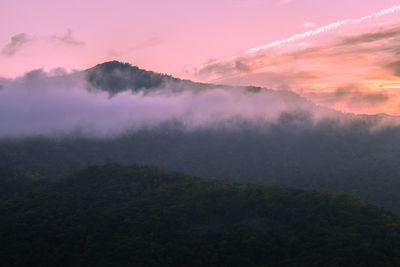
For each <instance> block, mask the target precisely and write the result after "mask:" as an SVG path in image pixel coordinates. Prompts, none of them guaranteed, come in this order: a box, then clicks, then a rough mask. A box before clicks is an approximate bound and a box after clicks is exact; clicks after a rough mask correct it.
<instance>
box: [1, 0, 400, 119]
mask: <svg viewBox="0 0 400 267" xmlns="http://www.w3.org/2000/svg"><path fill="white" fill-rule="evenodd" d="M0 32H1V34H0V77H9V78H15V77H17V76H20V75H23V74H24V73H26V72H28V71H31V70H33V69H44V70H46V71H49V70H51V69H54V68H58V67H62V68H65V69H67V70H74V69H86V68H89V67H92V66H93V65H95V64H99V63H102V62H104V61H109V60H119V61H123V62H129V63H131V64H133V65H137V66H139V67H141V68H144V69H149V70H153V71H157V72H161V73H168V74H171V75H174V76H177V77H182V78H189V79H193V80H195V81H202V82H215V83H228V84H241V85H259V86H265V87H268V88H271V89H277V90H280V89H284V90H293V91H295V92H297V93H299V94H301V95H303V96H305V97H306V98H308V99H310V100H312V101H314V102H316V103H317V104H320V105H323V106H327V107H332V108H335V109H339V110H342V111H346V112H355V113H369V114H372V113H388V114H394V115H400V92H399V91H400V90H399V89H400V78H399V77H400V58H399V55H400V39H399V36H400V1H393V0H379V1H377V0H363V1H361V0H353V1H348V0H346V1H344V0H335V1H331V0H219V1H210V0H202V1H191V0H169V1H160V0H148V1H136V0H114V1H100V0H96V1H94V0H80V1H77V0H68V1H64V0H58V1H54V0H51V1H50V0H36V1H31V0H1V1H0Z"/></svg>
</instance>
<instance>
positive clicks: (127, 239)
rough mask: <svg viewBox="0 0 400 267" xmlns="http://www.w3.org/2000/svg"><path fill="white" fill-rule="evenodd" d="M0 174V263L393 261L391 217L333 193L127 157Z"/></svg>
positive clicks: (397, 244)
mask: <svg viewBox="0 0 400 267" xmlns="http://www.w3.org/2000/svg"><path fill="white" fill-rule="evenodd" d="M0 173H1V175H0V182H1V183H2V184H6V185H7V191H8V195H7V196H6V197H4V196H2V197H3V198H4V199H3V200H2V201H1V204H0V235H1V237H2V238H1V239H0V261H1V263H2V266H39V265H40V266H88V265H94V266H160V265H162V266H208V265H216V266H243V265H247V266H398V265H399V264H400V217H399V216H397V215H395V214H393V213H391V212H388V211H385V210H383V209H381V208H377V207H376V206H373V205H371V204H368V203H366V202H364V201H362V200H360V199H357V198H354V197H351V196H350V195H347V194H343V193H341V194H332V193H327V192H325V193H319V192H317V191H314V190H311V189H306V190H300V189H291V188H282V187H277V186H274V187H263V186H257V185H251V184H246V185H243V184H236V183H233V182H230V181H228V180H216V179H201V178H198V177H192V176H187V175H184V174H182V173H176V172H167V171H164V170H161V169H157V168H154V167H146V166H138V165H131V166H126V167H122V166H120V165H117V164H111V165H105V166H93V167H90V168H88V169H85V170H81V171H79V172H77V173H74V174H72V175H70V176H68V177H64V178H61V179H56V180H55V179H48V178H47V179H46V178H39V177H37V175H35V174H32V173H30V172H29V171H26V170H23V169H20V168H18V169H16V168H13V167H3V168H0ZM21 176H22V177H25V178H21ZM29 177H35V178H29ZM4 180H7V182H4ZM25 183H26V184H25ZM25 185H28V186H25Z"/></svg>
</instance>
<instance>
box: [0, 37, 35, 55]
mask: <svg viewBox="0 0 400 267" xmlns="http://www.w3.org/2000/svg"><path fill="white" fill-rule="evenodd" d="M33 40H34V37H32V36H29V35H28V34H26V33H19V34H16V35H14V36H12V37H11V41H10V42H9V43H8V44H7V45H6V46H5V47H4V48H3V49H2V51H1V53H2V54H3V55H5V56H12V55H14V54H15V53H17V52H18V51H20V50H21V49H22V48H23V47H25V46H26V45H28V44H30V43H32V42H33Z"/></svg>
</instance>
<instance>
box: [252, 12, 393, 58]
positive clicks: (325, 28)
mask: <svg viewBox="0 0 400 267" xmlns="http://www.w3.org/2000/svg"><path fill="white" fill-rule="evenodd" d="M398 11H400V5H397V6H393V7H391V8H388V9H384V10H381V11H379V12H375V13H372V14H370V15H368V16H364V17H361V18H357V19H346V20H341V21H337V22H334V23H331V24H328V25H325V26H322V27H319V28H318V29H315V30H310V31H307V32H304V33H299V34H294V35H292V36H291V37H289V38H287V39H283V40H279V41H275V42H272V43H269V44H265V45H261V46H257V47H254V48H252V49H250V50H248V52H247V53H254V52H257V51H260V50H264V49H267V48H271V47H275V46H281V45H283V44H287V43H290V42H293V41H297V40H300V39H304V38H307V37H311V36H314V35H318V34H321V33H324V32H327V31H331V30H333V29H336V28H339V27H342V26H344V25H348V24H358V23H361V22H364V21H366V20H370V19H373V18H377V17H381V16H384V15H388V14H391V13H394V12H398Z"/></svg>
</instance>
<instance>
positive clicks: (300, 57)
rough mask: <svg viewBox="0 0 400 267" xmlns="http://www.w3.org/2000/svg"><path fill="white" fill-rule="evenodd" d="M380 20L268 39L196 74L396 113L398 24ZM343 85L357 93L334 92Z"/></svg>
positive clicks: (358, 109) (399, 97) (399, 95)
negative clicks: (280, 39)
mask: <svg viewBox="0 0 400 267" xmlns="http://www.w3.org/2000/svg"><path fill="white" fill-rule="evenodd" d="M397 10H398V9H397V8H392V9H388V10H386V11H381V12H377V13H374V16H383V14H391V13H390V12H395V11H397ZM363 18H364V20H365V18H371V15H370V16H366V17H363ZM386 19H387V18H385V21H384V22H385V23H384V24H383V26H380V27H379V28H378V27H376V26H375V27H374V25H375V23H377V21H374V25H372V24H371V25H367V26H368V27H367V28H366V27H364V28H362V30H360V29H359V28H354V27H348V28H346V30H341V31H332V32H330V33H329V34H325V35H323V38H316V37H315V38H312V39H310V40H307V41H309V42H304V40H302V38H300V39H299V40H297V41H290V42H287V43H285V42H280V43H271V44H276V45H277V46H275V47H270V48H269V49H260V50H257V52H254V53H243V54H240V55H237V56H234V57H230V58H227V59H221V60H214V61H211V62H208V63H207V64H205V65H204V66H203V67H202V68H200V69H199V70H197V72H196V76H197V77H198V78H200V79H203V80H205V81H212V82H214V83H220V84H224V83H228V84H235V83H237V84H241V85H244V84H246V85H256V86H263V87H268V88H272V89H282V88H283V89H290V90H294V91H295V92H297V93H299V94H303V95H305V96H307V97H308V98H309V99H310V100H312V101H315V102H316V103H317V104H321V105H324V106H327V107H331V108H336V109H340V110H343V111H347V112H355V113H368V114H371V113H388V114H394V115H399V114H400V106H399V105H398V103H399V102H400V80H399V79H398V77H399V74H400V70H399V69H400V67H399V64H398V62H397V61H396V60H394V59H396V58H398V55H399V54H400V39H399V38H398V37H399V36H400V24H399V23H398V22H397V23H394V24H389V23H388V22H387V20H386ZM360 20H362V19H357V20H355V21H360ZM352 21H353V20H352ZM360 26H361V25H360ZM318 37H321V36H318ZM237 62H240V65H238V64H237ZM242 65H243V66H246V68H240V66H242ZM304 74H306V75H304ZM349 84H355V85H357V87H358V88H359V91H354V90H352V91H351V92H350V93H349V94H348V95H346V97H345V98H340V97H339V95H335V92H334V91H335V90H336V89H334V88H346V87H347V85H349ZM361 91H362V92H361ZM370 103H374V104H370Z"/></svg>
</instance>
